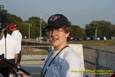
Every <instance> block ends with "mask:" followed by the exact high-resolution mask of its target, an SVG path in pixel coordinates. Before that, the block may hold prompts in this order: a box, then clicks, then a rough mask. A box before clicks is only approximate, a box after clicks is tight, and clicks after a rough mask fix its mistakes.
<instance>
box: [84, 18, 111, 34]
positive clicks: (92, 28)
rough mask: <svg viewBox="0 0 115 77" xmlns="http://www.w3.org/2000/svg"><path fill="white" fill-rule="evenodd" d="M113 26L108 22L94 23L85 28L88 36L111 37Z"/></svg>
mask: <svg viewBox="0 0 115 77" xmlns="http://www.w3.org/2000/svg"><path fill="white" fill-rule="evenodd" d="M111 27H112V24H111V23H110V22H108V21H103V20H102V21H92V22H91V23H90V24H87V25H86V27H85V30H86V34H87V36H95V34H97V36H109V35H111V31H112V30H111Z"/></svg>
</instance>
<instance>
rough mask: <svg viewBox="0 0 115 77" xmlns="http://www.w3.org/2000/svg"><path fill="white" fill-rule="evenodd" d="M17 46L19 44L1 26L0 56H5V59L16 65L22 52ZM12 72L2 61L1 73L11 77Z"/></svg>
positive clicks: (0, 65)
mask: <svg viewBox="0 0 115 77" xmlns="http://www.w3.org/2000/svg"><path fill="white" fill-rule="evenodd" d="M17 44H18V42H17V41H16V40H14V39H13V38H12V37H11V35H10V34H8V33H7V29H6V27H2V25H0V55H2V54H4V58H5V59H7V60H8V61H10V62H11V63H13V64H15V57H16V54H18V53H19V52H18V51H20V48H19V47H18V45H17ZM10 72H11V69H10V67H9V66H8V64H7V63H5V62H4V60H2V59H0V73H2V74H3V76H4V77H9V74H10Z"/></svg>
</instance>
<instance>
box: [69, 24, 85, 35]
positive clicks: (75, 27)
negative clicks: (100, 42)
mask: <svg viewBox="0 0 115 77" xmlns="http://www.w3.org/2000/svg"><path fill="white" fill-rule="evenodd" d="M71 35H74V36H77V37H82V36H84V35H85V30H84V29H83V28H80V27H79V26H78V25H72V27H71Z"/></svg>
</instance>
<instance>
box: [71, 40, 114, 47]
mask: <svg viewBox="0 0 115 77" xmlns="http://www.w3.org/2000/svg"><path fill="white" fill-rule="evenodd" d="M69 43H73V44H83V45H87V46H110V45H115V40H89V41H69Z"/></svg>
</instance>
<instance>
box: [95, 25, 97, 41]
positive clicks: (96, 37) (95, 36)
mask: <svg viewBox="0 0 115 77" xmlns="http://www.w3.org/2000/svg"><path fill="white" fill-rule="evenodd" d="M95 40H97V27H96V29H95Z"/></svg>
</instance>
